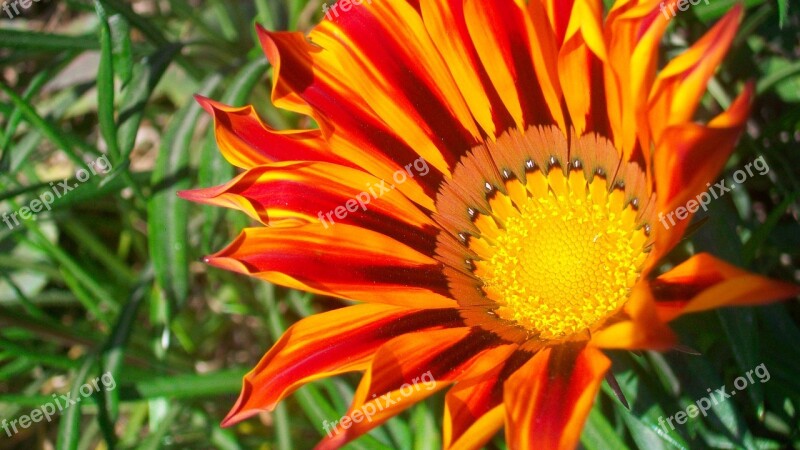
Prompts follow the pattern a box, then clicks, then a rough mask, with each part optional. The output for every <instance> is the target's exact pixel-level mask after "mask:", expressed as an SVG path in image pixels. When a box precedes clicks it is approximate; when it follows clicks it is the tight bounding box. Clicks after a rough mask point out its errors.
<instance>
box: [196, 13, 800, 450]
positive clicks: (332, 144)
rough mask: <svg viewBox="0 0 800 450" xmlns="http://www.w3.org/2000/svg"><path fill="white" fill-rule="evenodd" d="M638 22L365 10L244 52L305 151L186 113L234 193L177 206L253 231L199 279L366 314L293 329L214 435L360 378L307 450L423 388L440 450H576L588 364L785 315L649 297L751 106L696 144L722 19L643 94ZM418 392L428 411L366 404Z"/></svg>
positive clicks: (693, 274) (700, 272)
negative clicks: (208, 276) (222, 216)
mask: <svg viewBox="0 0 800 450" xmlns="http://www.w3.org/2000/svg"><path fill="white" fill-rule="evenodd" d="M345 3H347V4H348V5H350V6H349V8H347V9H346V8H345V7H344V4H345ZM354 3H355V2H354ZM660 3H661V2H660V1H641V0H620V1H618V2H617V3H616V4H615V5H614V6H613V7H612V8H611V10H610V11H607V12H606V13H605V14H604V11H603V7H602V2H601V1H600V0H574V1H565V0H530V1H528V2H525V1H522V0H493V1H490V2H487V1H484V0H413V1H412V0H375V1H369V0H368V1H365V2H362V3H361V4H356V5H354V4H352V3H349V2H341V3H340V4H339V5H338V6H339V7H340V9H339V10H338V13H337V14H329V16H328V17H329V19H325V20H323V21H322V22H321V23H320V24H319V25H318V26H317V27H316V28H314V29H313V30H312V31H311V32H310V33H309V34H308V35H307V36H306V35H303V34H301V33H286V32H269V31H266V30H263V29H260V28H259V30H258V33H259V38H260V40H261V44H262V46H263V47H264V50H265V52H266V55H267V57H268V58H269V60H270V61H271V63H272V64H273V66H274V85H273V91H272V101H273V102H274V104H275V105H276V106H278V107H281V108H284V109H287V110H290V111H293V112H296V113H300V114H303V115H306V116H309V117H311V118H313V119H314V120H315V121H316V122H317V123H318V124H319V128H318V129H312V130H292V131H276V130H273V129H271V128H269V127H268V126H267V125H265V124H264V123H263V122H262V121H261V120H260V119H259V118H258V116H257V115H256V113H255V112H254V110H253V108H252V107H250V106H248V107H244V108H233V107H229V106H225V105H222V104H219V103H217V102H214V101H212V100H209V99H205V98H199V101H200V103H201V104H202V105H203V106H204V107H205V109H206V110H207V111H208V112H209V113H210V114H212V115H213V117H214V124H215V130H216V136H217V140H218V143H219V147H220V149H221V151H222V152H223V154H224V156H225V157H226V158H227V159H228V161H230V163H231V164H234V165H236V166H238V167H240V168H242V169H244V172H243V173H242V174H241V175H239V176H238V177H236V178H235V179H234V180H232V181H231V182H229V183H227V184H225V185H223V186H218V187H213V188H207V189H199V190H194V191H189V192H184V193H182V196H183V197H184V198H187V199H190V200H194V201H197V202H202V203H207V204H211V205H218V206H225V207H232V208H237V209H240V210H242V211H244V212H245V213H247V214H249V215H250V216H251V217H252V218H253V219H255V220H257V221H259V222H261V223H262V224H263V225H264V226H261V227H256V228H248V229H246V230H244V231H243V232H242V233H241V234H240V235H239V237H238V238H237V239H236V240H235V241H234V242H233V243H232V244H230V245H229V246H228V247H227V248H225V249H223V250H222V251H220V252H218V253H216V254H215V255H212V256H210V257H208V258H207V261H208V262H209V263H210V264H212V265H214V266H216V267H220V268H224V269H228V270H231V271H235V272H240V273H245V274H249V275H252V276H255V277H258V278H261V279H264V280H267V281H270V282H273V283H276V284H279V285H282V286H288V287H290V288H295V289H301V290H305V291H309V292H313V293H318V294H321V295H327V296H333V297H339V298H343V299H353V300H357V301H360V302H362V303H360V304H357V305H355V306H347V307H343V308H341V309H338V310H334V311H330V312H325V313H321V314H316V315H313V316H310V317H308V318H305V319H303V320H301V321H299V322H297V323H296V324H294V325H293V326H292V327H291V328H290V329H289V330H288V331H287V332H286V333H285V334H284V335H283V336H282V337H281V339H280V340H279V342H278V343H277V344H275V346H274V347H273V348H272V349H271V350H269V352H268V353H267V354H266V355H265V356H264V358H263V359H262V360H261V362H260V363H259V364H258V365H257V366H256V367H255V368H254V369H253V371H251V372H250V373H249V374H247V376H246V377H245V379H244V387H243V389H242V393H241V396H240V398H239V400H238V402H237V403H236V405H235V406H234V407H233V409H232V411H231V412H230V414H229V415H228V417H227V418H226V419H225V420H224V422H223V424H224V425H230V424H233V423H236V422H238V421H241V420H244V419H246V418H248V417H250V416H252V415H254V414H256V413H257V412H259V411H262V410H271V409H272V408H274V407H275V405H276V404H277V403H278V402H279V401H281V400H282V399H284V398H286V397H287V396H288V395H289V394H291V393H292V391H294V390H295V389H296V388H298V387H299V386H301V385H303V384H304V383H308V382H310V381H312V380H315V379H319V378H322V377H329V376H332V375H336V374H341V373H344V372H351V371H363V372H365V375H364V376H363V378H362V381H361V383H360V385H359V387H358V389H357V391H356V394H355V398H354V400H353V404H352V406H351V409H350V412H349V413H348V415H349V416H352V417H353V420H351V421H349V422H348V423H347V424H345V423H344V421H342V423H340V424H339V425H338V426H337V427H336V428H335V430H334V432H333V433H330V434H329V435H328V436H327V437H325V438H324V439H323V440H322V442H321V443H320V444H319V448H334V447H338V446H341V445H343V444H344V443H346V442H348V441H350V440H352V439H354V438H356V437H357V436H359V435H361V434H363V433H365V432H367V431H369V430H370V429H372V428H373V427H376V426H378V425H379V424H381V423H382V422H384V421H385V420H387V419H389V418H390V417H392V416H393V415H395V414H397V413H398V412H400V411H401V410H403V409H405V408H407V407H409V406H411V405H412V404H414V403H415V402H417V401H419V400H422V399H423V398H425V397H427V396H429V395H431V394H433V393H435V392H437V391H440V390H443V389H447V393H446V396H445V416H444V432H443V435H444V447H445V448H479V447H480V446H482V445H483V444H484V443H485V442H487V441H488V440H489V439H490V438H491V437H492V436H493V435H494V434H495V433H496V432H497V431H498V430H499V429H500V428H501V427H502V426H503V425H505V434H506V439H507V441H508V444H509V447H510V448H521V449H526V448H537V449H556V448H558V449H562V448H563V449H566V448H574V447H575V446H576V445H577V442H578V439H579V437H580V432H581V429H582V426H583V423H584V421H585V419H586V416H587V414H588V412H589V410H590V408H591V405H592V403H593V401H594V398H595V396H596V393H597V390H598V388H599V386H600V382H601V380H602V379H603V377H604V376H605V374H606V372H607V371H608V369H609V365H610V361H609V359H608V358H607V357H606V356H605V355H604V354H603V352H602V350H603V349H629V350H639V349H656V350H664V349H669V348H671V347H673V346H674V345H675V343H676V342H675V336H674V334H673V333H672V332H671V331H670V329H669V327H668V322H669V321H671V320H673V319H675V318H677V317H679V316H681V315H683V314H685V313H689V312H697V311H702V310H707V309H711V308H717V307H722V306H730V305H757V304H763V303H766V302H770V301H774V300H777V299H782V298H786V297H789V296H793V295H796V294H797V293H798V288H797V287H796V286H794V285H790V284H785V283H781V282H777V281H771V280H769V279H766V278H763V277H761V276H758V275H754V274H750V273H748V272H745V271H743V270H741V269H738V268H736V267H734V266H731V265H730V264H727V263H725V262H723V261H721V260H719V259H716V258H714V257H713V256H711V255H708V254H697V255H695V256H693V257H691V258H690V259H688V260H687V261H685V262H683V263H682V264H680V265H678V266H677V267H675V268H673V269H672V270H669V271H667V272H666V273H662V274H659V273H658V267H660V266H659V261H660V260H662V258H663V257H664V256H665V255H666V254H667V253H668V252H669V251H670V250H671V249H672V248H673V247H674V246H675V244H676V243H677V242H679V240H680V239H682V236H683V234H684V232H685V231H686V226H687V223H688V222H689V221H688V220H686V221H681V222H678V223H677V224H675V225H674V226H672V227H670V228H668V229H667V228H665V227H661V226H656V223H657V219H656V215H657V213H658V212H666V211H671V210H673V209H674V208H676V207H677V206H678V205H684V204H686V202H687V200H688V199H691V198H693V197H694V196H696V195H697V194H699V193H700V192H703V191H704V190H705V189H706V183H708V182H711V181H712V180H713V179H714V178H715V177H716V176H717V174H718V173H719V172H720V171H721V169H722V168H723V165H724V163H725V162H726V160H727V159H728V157H729V155H730V153H731V151H732V149H733V147H734V144H735V142H736V140H737V139H738V136H739V135H740V133H741V131H742V128H743V126H744V123H745V120H746V117H747V115H748V112H749V107H750V103H751V98H752V96H753V89H752V86H751V85H748V86H747V87H745V89H744V91H743V92H742V93H741V95H739V97H738V98H737V99H736V100H735V101H734V102H733V103H732V104H731V105H730V108H729V109H728V110H727V111H724V112H722V113H721V114H719V115H718V116H717V117H715V118H714V119H713V120H711V121H710V122H709V123H708V124H705V125H702V124H698V123H695V122H693V121H692V120H693V116H694V113H695V110H696V108H697V105H698V102H699V100H700V98H701V96H702V95H703V93H704V91H705V86H706V83H707V82H708V80H709V78H710V77H711V76H712V74H713V72H714V70H715V69H716V67H717V66H718V64H719V63H720V61H721V60H722V58H723V56H724V55H725V53H726V52H727V50H728V48H729V46H730V44H731V41H732V39H733V37H734V35H735V31H736V29H737V26H738V23H739V21H740V19H741V16H742V8H741V6H735V7H734V8H733V9H732V10H731V11H730V12H729V13H728V14H727V15H725V16H724V17H723V18H722V19H721V20H720V21H719V22H718V23H717V24H716V25H715V26H714V27H713V28H711V29H710V30H709V31H708V33H707V34H706V35H705V36H704V37H703V38H702V39H700V40H699V41H698V42H696V43H695V44H694V45H693V46H692V47H691V48H689V49H688V50H687V51H686V52H684V53H683V54H681V55H679V56H678V57H676V58H675V59H673V60H672V61H670V62H669V63H667V64H666V66H665V67H664V68H663V69H661V70H658V44H659V41H660V38H661V36H662V34H663V32H664V30H665V28H666V26H667V20H666V19H664V17H663V15H662V14H661V13H660V12H659V5H660ZM423 172H424V173H423ZM398 174H399V175H400V176H398ZM398 178H402V181H400V180H399V179H398ZM378 188H380V189H378ZM423 373H425V374H429V375H430V376H432V377H433V378H434V379H435V380H436V388H435V389H421V390H415V392H413V393H412V394H410V396H406V395H405V393H403V398H402V401H396V402H391V403H390V404H387V403H389V402H382V400H383V399H384V398H386V399H393V398H394V399H396V398H399V394H398V393H399V391H400V389H401V387H402V386H403V385H404V384H406V383H411V382H412V381H413V380H414V378H415V377H417V378H418V377H419V376H420V375H422V374H423ZM367 407H370V408H371V409H370V410H372V409H374V410H376V411H377V412H376V413H375V415H371V416H370V417H369V420H360V421H356V420H355V416H354V415H353V414H354V413H353V412H355V411H366V410H367Z"/></svg>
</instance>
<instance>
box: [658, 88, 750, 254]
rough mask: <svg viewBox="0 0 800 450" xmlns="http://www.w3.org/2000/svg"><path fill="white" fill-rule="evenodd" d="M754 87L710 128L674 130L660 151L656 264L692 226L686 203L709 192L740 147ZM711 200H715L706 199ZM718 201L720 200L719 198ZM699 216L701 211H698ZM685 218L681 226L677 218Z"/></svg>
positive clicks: (666, 135) (690, 125) (690, 126)
mask: <svg viewBox="0 0 800 450" xmlns="http://www.w3.org/2000/svg"><path fill="white" fill-rule="evenodd" d="M752 96H753V85H752V84H748V85H747V87H746V88H745V90H744V92H742V94H741V95H740V96H739V97H738V98H737V99H736V100H735V101H734V102H733V104H732V105H731V107H730V108H729V109H728V110H727V111H725V112H724V113H722V114H720V115H719V116H717V117H716V118H714V119H713V120H712V121H711V122H709V126H708V127H704V126H702V125H697V124H693V123H686V124H681V125H675V126H673V127H670V128H669V130H668V132H666V133H664V135H663V138H662V139H661V141H660V142H658V143H657V145H656V150H655V154H654V160H653V167H654V171H655V181H656V191H657V193H658V196H657V200H658V206H657V212H658V214H659V221H660V224H658V225H655V232H656V236H655V241H656V243H655V250H654V251H655V252H656V253H655V255H654V256H653V257H652V258H651V261H657V260H658V259H660V256H663V255H665V254H667V253H668V252H669V251H670V250H671V249H672V247H673V246H674V245H675V244H676V243H678V242H679V241H680V239H681V238H682V236H683V232H684V230H685V229H686V227H687V226H688V225H689V222H690V221H691V217H692V216H693V213H692V212H690V213H689V214H688V215H685V212H684V211H676V210H677V209H678V208H681V207H682V208H684V209H686V206H687V202H688V201H689V200H692V199H695V202H697V201H698V200H699V199H697V198H696V197H697V196H700V195H701V194H702V193H703V192H706V191H707V190H708V189H709V186H708V184H709V183H713V182H714V180H715V178H716V177H717V176H718V175H719V173H720V171H721V170H722V168H723V167H724V166H725V162H726V161H727V160H728V157H729V156H730V154H731V152H732V151H733V148H734V146H735V145H736V141H737V140H738V139H739V136H740V135H741V132H742V130H743V128H744V125H745V123H746V120H747V115H748V113H749V112H750V104H751V101H752ZM706 195H707V196H708V197H709V199H712V197H711V195H710V194H708V193H707V194H706ZM715 196H716V195H715ZM694 208H695V212H696V210H697V206H695V207H694ZM678 212H681V215H682V216H684V217H685V218H684V219H683V220H681V219H680V218H679V217H678V216H677V213H678Z"/></svg>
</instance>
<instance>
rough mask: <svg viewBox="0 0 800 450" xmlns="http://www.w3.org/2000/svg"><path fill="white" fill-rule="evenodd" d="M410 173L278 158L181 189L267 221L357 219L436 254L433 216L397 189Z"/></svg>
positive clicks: (362, 224) (187, 196)
mask: <svg viewBox="0 0 800 450" xmlns="http://www.w3.org/2000/svg"><path fill="white" fill-rule="evenodd" d="M409 173H410V174H412V175H413V174H415V173H416V172H415V171H414V170H411V171H410V172H403V173H402V174H401V175H402V177H397V178H396V179H395V180H390V181H389V182H388V183H387V182H386V181H383V180H378V179H377V178H375V177H374V176H372V175H370V174H368V173H366V172H364V171H362V170H359V169H353V168H350V167H344V166H340V165H337V164H330V163H322V162H292V163H279V164H271V165H264V166H259V167H256V168H254V169H251V170H248V171H247V172H245V173H243V174H241V175H239V176H238V177H236V178H235V179H234V180H232V181H230V182H229V183H227V184H225V185H223V186H218V187H213V188H207V189H197V190H193V191H184V192H181V193H180V194H179V195H180V196H181V197H183V198H185V199H188V200H192V201H196V202H200V203H205V204H210V205H216V206H223V207H232V208H236V209H239V210H242V211H244V212H246V213H247V214H249V215H250V216H251V217H252V218H254V219H256V220H260V221H261V222H262V223H264V224H265V225H273V226H281V224H282V223H285V222H288V223H322V224H323V225H324V226H325V227H326V228H327V227H335V226H336V224H350V225H356V226H359V227H362V228H367V229H370V230H373V231H377V232H380V233H383V234H386V235H387V236H390V237H392V238H394V239H397V240H398V241H400V242H404V243H406V244H407V245H409V246H411V247H413V248H415V249H416V250H418V251H420V252H422V253H425V254H432V253H433V251H434V249H435V247H436V228H435V226H434V224H433V222H432V221H431V219H430V218H429V217H428V216H427V215H425V214H423V213H422V212H421V211H420V210H419V208H418V207H417V206H416V205H415V204H414V203H412V202H411V201H410V200H408V199H407V198H406V197H405V196H403V195H402V194H401V193H400V192H399V191H397V190H396V189H395V188H396V187H397V186H396V184H398V183H397V181H403V180H406V181H407V180H408V179H409V175H408V174H409ZM384 191H386V192H384Z"/></svg>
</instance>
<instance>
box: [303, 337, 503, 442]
mask: <svg viewBox="0 0 800 450" xmlns="http://www.w3.org/2000/svg"><path fill="white" fill-rule="evenodd" d="M498 343H499V341H498V340H497V339H496V338H491V335H489V333H486V332H484V331H481V330H473V329H470V328H452V329H445V330H439V331H430V332H421V333H409V334H405V335H403V336H400V337H398V338H395V339H393V340H391V341H390V342H388V343H386V344H385V345H384V346H383V347H381V348H380V350H378V352H377V353H376V355H375V358H373V361H372V365H371V366H370V369H369V370H368V371H367V373H366V374H365V375H364V377H363V378H362V379H361V383H360V384H359V386H358V389H357V390H356V394H355V397H354V399H353V404H352V406H351V407H350V409H349V411H348V413H347V414H346V416H348V417H353V414H354V412H356V411H361V412H367V411H368V409H369V412H370V414H365V415H368V420H366V421H363V420H362V421H360V422H359V423H353V424H352V426H347V424H346V423H345V424H340V425H339V426H336V427H335V429H334V430H333V432H332V433H330V434H329V435H328V437H327V438H325V439H323V441H322V442H321V443H320V445H319V446H318V447H317V448H320V449H327V448H338V447H340V446H342V445H344V444H345V443H347V442H349V441H351V440H353V439H355V438H356V437H358V436H360V435H362V434H364V433H366V432H368V431H369V430H371V429H372V428H375V427H377V426H378V425H380V424H382V423H383V422H385V421H386V420H388V419H390V418H391V417H393V416H395V415H396V414H398V413H400V412H401V411H403V410H404V409H406V408H408V407H410V406H412V405H413V404H414V403H416V402H418V401H420V400H422V399H424V398H426V397H428V396H430V395H432V394H433V393H435V392H437V391H439V390H441V389H444V388H445V387H448V386H450V385H451V384H452V383H453V381H455V380H456V379H458V377H459V376H460V375H461V374H462V373H463V372H464V371H469V370H470V367H473V366H474V365H475V364H481V363H484V365H485V362H483V361H482V358H481V356H482V354H483V353H484V352H487V351H490V350H487V348H492V347H493V346H496V345H497V344H498ZM373 411H374V413H373Z"/></svg>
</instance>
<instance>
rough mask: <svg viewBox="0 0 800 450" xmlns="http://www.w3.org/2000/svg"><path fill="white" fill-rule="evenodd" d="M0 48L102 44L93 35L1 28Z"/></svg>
mask: <svg viewBox="0 0 800 450" xmlns="http://www.w3.org/2000/svg"><path fill="white" fill-rule="evenodd" d="M0 20H2V19H0ZM0 48H12V49H14V50H42V51H47V52H52V51H61V50H97V49H99V48H100V44H99V42H97V38H96V37H95V36H93V35H86V36H68V35H64V34H48V33H41V32H34V31H21V30H11V29H7V28H0Z"/></svg>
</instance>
